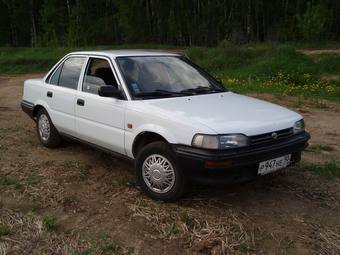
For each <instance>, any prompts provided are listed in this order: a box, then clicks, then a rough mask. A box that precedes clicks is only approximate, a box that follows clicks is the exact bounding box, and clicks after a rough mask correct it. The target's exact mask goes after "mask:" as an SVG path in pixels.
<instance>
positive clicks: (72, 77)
mask: <svg viewBox="0 0 340 255" xmlns="http://www.w3.org/2000/svg"><path fill="white" fill-rule="evenodd" d="M84 61H85V58H83V57H70V58H68V59H67V60H66V61H65V62H64V65H63V67H62V69H61V72H60V77H59V82H58V85H59V86H61V87H65V88H70V89H77V87H78V81H79V76H80V72H81V69H82V67H83V64H84Z"/></svg>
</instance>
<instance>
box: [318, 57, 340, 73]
mask: <svg viewBox="0 0 340 255" xmlns="http://www.w3.org/2000/svg"><path fill="white" fill-rule="evenodd" d="M314 59H315V60H316V63H317V65H318V66H319V68H320V71H321V72H323V73H326V74H339V73H340V55H336V54H320V55H317V56H315V57H314Z"/></svg>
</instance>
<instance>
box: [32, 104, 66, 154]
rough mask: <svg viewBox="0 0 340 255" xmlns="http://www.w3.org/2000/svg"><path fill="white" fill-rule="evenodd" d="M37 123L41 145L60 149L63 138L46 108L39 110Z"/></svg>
mask: <svg viewBox="0 0 340 255" xmlns="http://www.w3.org/2000/svg"><path fill="white" fill-rule="evenodd" d="M36 123H37V134H38V138H39V141H40V142H41V144H42V145H44V146H45V147H47V148H56V147H58V146H59V145H60V143H61V137H60V135H59V133H58V130H57V129H56V128H55V126H54V125H53V123H52V121H51V118H50V116H49V115H48V113H47V111H46V110H45V109H44V108H41V109H39V111H38V114H37V121H36ZM47 130H48V131H47Z"/></svg>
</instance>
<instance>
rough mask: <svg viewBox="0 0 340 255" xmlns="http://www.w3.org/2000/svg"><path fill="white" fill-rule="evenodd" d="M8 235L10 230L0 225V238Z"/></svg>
mask: <svg viewBox="0 0 340 255" xmlns="http://www.w3.org/2000/svg"><path fill="white" fill-rule="evenodd" d="M9 233H10V229H9V227H8V226H7V225H5V224H0V238H1V237H3V236H7V235H9Z"/></svg>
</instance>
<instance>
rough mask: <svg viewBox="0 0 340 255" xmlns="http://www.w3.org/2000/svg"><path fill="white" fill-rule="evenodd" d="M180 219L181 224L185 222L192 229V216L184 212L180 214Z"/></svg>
mask: <svg viewBox="0 0 340 255" xmlns="http://www.w3.org/2000/svg"><path fill="white" fill-rule="evenodd" d="M179 219H180V221H181V222H183V223H184V224H185V225H187V226H188V227H190V226H191V225H192V224H193V219H192V218H191V217H190V215H189V214H188V213H187V212H186V211H182V212H181V213H180V214H179Z"/></svg>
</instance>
